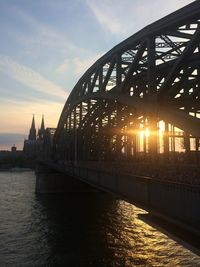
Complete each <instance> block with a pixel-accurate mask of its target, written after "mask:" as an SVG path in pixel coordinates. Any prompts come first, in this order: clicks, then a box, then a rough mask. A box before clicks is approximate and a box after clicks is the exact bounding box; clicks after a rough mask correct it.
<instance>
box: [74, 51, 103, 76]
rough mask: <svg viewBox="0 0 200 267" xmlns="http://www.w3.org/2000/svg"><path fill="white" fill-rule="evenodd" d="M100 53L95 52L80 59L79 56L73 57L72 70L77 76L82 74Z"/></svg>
mask: <svg viewBox="0 0 200 267" xmlns="http://www.w3.org/2000/svg"><path fill="white" fill-rule="evenodd" d="M102 55H103V53H101V54H96V55H93V56H91V57H88V58H86V59H81V58H80V57H75V58H74V59H73V60H72V64H73V66H74V72H75V74H76V75H77V76H80V75H82V74H83V73H84V72H85V71H86V70H87V69H88V68H89V67H91V66H92V64H94V63H95V62H96V61H97V60H98V59H99V58H100V57H101V56H102Z"/></svg>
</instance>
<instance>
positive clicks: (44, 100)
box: [0, 0, 193, 150]
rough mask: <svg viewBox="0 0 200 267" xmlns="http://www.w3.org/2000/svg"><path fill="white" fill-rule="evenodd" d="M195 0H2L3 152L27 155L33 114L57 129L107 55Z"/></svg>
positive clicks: (0, 81)
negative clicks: (86, 77)
mask: <svg viewBox="0 0 200 267" xmlns="http://www.w3.org/2000/svg"><path fill="white" fill-rule="evenodd" d="M191 2H193V0H192V1H190V0H165V1H164V0H151V1H149V0H123V1H119V0H101V1H99V0H37V1H32V0H0V40H1V41H0V150H4V149H8V150H9V149H10V147H11V146H12V145H13V144H15V145H16V146H17V148H18V149H22V147H23V141H24V138H27V136H28V132H29V129H30V125H31V120H32V116H33V114H35V121H36V127H37V128H38V127H40V123H41V118H42V114H44V117H45V124H46V126H47V127H56V126H57V123H58V120H59V116H60V113H61V111H62V108H63V106H64V103H65V101H66V100H67V96H68V95H69V93H70V92H71V90H72V89H73V87H74V86H75V84H76V83H77V81H78V80H79V79H80V77H81V76H82V75H83V74H84V72H85V71H86V70H87V69H88V68H89V67H90V66H91V65H92V64H93V63H94V62H95V61H96V60H97V59H98V58H99V57H101V56H102V55H103V54H105V53H106V52H107V51H108V50H110V49H111V48H112V47H113V46H115V45H117V44H118V43H120V42H121V41H123V40H124V39H126V38H128V37H129V36H131V35H133V34H134V33H136V32H137V31H139V30H140V29H142V28H143V27H145V26H147V25H148V24H150V23H152V22H154V21H156V20H158V19H160V18H162V17H163V16H165V15H168V14H170V13H171V12H173V11H175V10H177V9H179V8H181V7H183V6H185V5H187V4H189V3H191Z"/></svg>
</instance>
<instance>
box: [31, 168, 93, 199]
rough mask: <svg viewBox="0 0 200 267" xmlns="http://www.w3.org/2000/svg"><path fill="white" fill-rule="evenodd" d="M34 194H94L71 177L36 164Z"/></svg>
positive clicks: (84, 184)
mask: <svg viewBox="0 0 200 267" xmlns="http://www.w3.org/2000/svg"><path fill="white" fill-rule="evenodd" d="M35 174H36V185H35V192H36V193H37V194H60V193H76V192H77V193H79V192H96V191H97V190H96V189H94V188H92V187H91V186H89V185H88V184H86V183H84V182H82V181H79V180H78V179H74V178H73V177H72V176H70V175H67V174H64V173H60V172H57V171H55V170H53V169H50V168H49V167H48V166H45V165H42V164H37V166H36V170H35Z"/></svg>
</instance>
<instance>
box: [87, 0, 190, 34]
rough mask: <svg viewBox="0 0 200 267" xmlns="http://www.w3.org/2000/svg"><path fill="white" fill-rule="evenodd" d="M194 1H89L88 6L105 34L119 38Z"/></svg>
mask: <svg viewBox="0 0 200 267" xmlns="http://www.w3.org/2000/svg"><path fill="white" fill-rule="evenodd" d="M189 2H193V0H191V1H190V0H182V1H174V0H168V1H162V8H160V9H159V12H158V7H160V5H161V1H160V0H154V1H147V0H134V1H131V0H123V1H116V0H101V1H98V0H87V2H86V3H87V5H88V7H89V8H90V10H91V11H92V13H93V14H94V16H95V18H96V20H97V21H98V22H99V24H100V25H101V27H102V28H103V29H104V31H105V32H109V33H111V34H112V35H115V36H118V37H124V36H127V35H131V34H134V33H135V32H136V31H138V30H140V29H141V28H143V27H145V26H146V25H147V24H149V23H151V22H153V21H155V20H158V19H159V18H162V17H163V16H165V15H167V14H169V13H171V12H173V11H175V10H177V9H178V8H180V7H183V6H184V5H186V4H188V3H189Z"/></svg>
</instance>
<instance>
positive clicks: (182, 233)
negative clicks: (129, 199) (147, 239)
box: [138, 213, 200, 256]
mask: <svg viewBox="0 0 200 267" xmlns="http://www.w3.org/2000/svg"><path fill="white" fill-rule="evenodd" d="M138 217H139V219H141V220H142V221H144V222H145V223H147V224H149V225H151V226H152V227H154V228H156V229H157V230H158V231H160V232H162V233H164V234H165V235H167V236H168V237H169V238H171V239H173V240H174V241H176V242H177V243H179V244H180V245H182V246H184V247H185V248H186V249H189V250H190V251H192V252H194V253H195V254H197V255H199V256H200V240H199V237H198V236H196V235H195V234H193V233H191V232H189V231H186V230H185V229H182V228H180V227H178V226H177V225H175V224H173V223H171V222H167V221H166V220H164V219H162V218H159V217H158V216H155V215H153V214H151V213H147V214H139V215H138Z"/></svg>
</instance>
